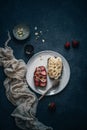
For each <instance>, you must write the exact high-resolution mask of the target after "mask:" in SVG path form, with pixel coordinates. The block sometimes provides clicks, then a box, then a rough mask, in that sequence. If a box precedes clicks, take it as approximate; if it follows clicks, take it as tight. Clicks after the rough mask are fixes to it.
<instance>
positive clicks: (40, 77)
mask: <svg viewBox="0 0 87 130" xmlns="http://www.w3.org/2000/svg"><path fill="white" fill-rule="evenodd" d="M33 78H34V84H35V86H37V87H46V85H47V72H46V69H45V67H44V66H39V67H36V69H35V71H34V77H33Z"/></svg>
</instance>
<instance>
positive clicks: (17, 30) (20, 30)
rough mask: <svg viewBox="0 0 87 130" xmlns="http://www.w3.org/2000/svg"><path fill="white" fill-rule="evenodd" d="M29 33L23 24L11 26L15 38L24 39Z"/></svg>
mask: <svg viewBox="0 0 87 130" xmlns="http://www.w3.org/2000/svg"><path fill="white" fill-rule="evenodd" d="M29 35H30V29H29V27H28V26H27V25H25V24H19V25H17V26H15V27H14V28H13V36H14V37H15V38H16V39H17V40H25V39H27V38H28V37H29Z"/></svg>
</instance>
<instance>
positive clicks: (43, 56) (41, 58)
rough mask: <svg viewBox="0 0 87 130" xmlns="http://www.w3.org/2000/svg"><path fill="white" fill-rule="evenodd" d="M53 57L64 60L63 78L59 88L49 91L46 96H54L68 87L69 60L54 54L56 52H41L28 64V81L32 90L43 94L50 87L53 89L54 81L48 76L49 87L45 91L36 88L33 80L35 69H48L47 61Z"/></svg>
mask: <svg viewBox="0 0 87 130" xmlns="http://www.w3.org/2000/svg"><path fill="white" fill-rule="evenodd" d="M51 56H56V57H58V56H59V57H61V58H62V61H63V72H62V76H61V78H60V83H59V85H58V87H56V88H55V89H53V90H51V91H49V92H48V93H47V94H46V95H54V94H57V93H59V92H61V91H62V90H63V89H64V88H65V87H66V85H67V83H68V81H69V79H70V67H69V64H68V62H67V60H66V59H65V58H64V57H63V56H62V55H61V54H59V53H57V52H54V51H50V50H47V51H41V52H39V53H37V54H35V55H34V56H32V57H31V58H30V60H29V61H28V63H27V74H26V79H27V82H28V84H29V86H30V88H31V89H32V90H33V91H34V92H36V93H39V94H43V93H44V92H45V91H46V90H47V89H48V88H49V87H51V84H52V82H53V81H52V80H51V79H50V78H49V77H48V76H47V86H46V87H45V88H44V89H42V88H38V87H35V85H34V80H33V74H34V71H35V68H36V67H38V66H42V65H43V66H45V67H46V69H47V59H48V58H49V57H51Z"/></svg>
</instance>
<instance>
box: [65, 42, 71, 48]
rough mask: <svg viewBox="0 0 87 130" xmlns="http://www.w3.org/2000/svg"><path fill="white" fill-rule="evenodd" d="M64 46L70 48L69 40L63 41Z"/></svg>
mask: <svg viewBox="0 0 87 130" xmlns="http://www.w3.org/2000/svg"><path fill="white" fill-rule="evenodd" d="M64 47H65V48H66V49H70V42H68V41H67V42H66V43H65V45H64Z"/></svg>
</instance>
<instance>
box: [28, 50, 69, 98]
mask: <svg viewBox="0 0 87 130" xmlns="http://www.w3.org/2000/svg"><path fill="white" fill-rule="evenodd" d="M42 53H53V54H56V55H59V56H60V57H62V58H63V60H65V61H66V63H67V65H68V71H69V72H68V74H69V76H68V80H67V83H66V84H65V85H64V88H63V89H62V90H60V91H59V92H56V93H55V94H51V95H50V94H49V93H48V94H46V96H52V95H56V94H58V93H60V92H62V91H63V90H64V89H65V88H66V86H67V85H68V83H69V80H70V74H71V71H70V70H71V69H70V65H69V62H68V61H67V59H66V58H65V57H64V56H63V55H62V54H61V53H59V52H56V51H53V50H43V51H39V52H37V53H35V54H34V55H33V56H32V57H31V58H30V59H29V60H28V62H27V64H26V66H27V67H28V64H29V63H30V62H31V60H32V58H35V57H36V56H38V55H40V54H42ZM26 80H27V72H26ZM27 83H28V82H27ZM28 85H29V83H28ZM29 88H31V89H32V90H33V92H35V93H37V94H39V95H41V94H42V93H40V91H37V90H36V91H35V90H34V89H33V88H32V87H30V85H29Z"/></svg>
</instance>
